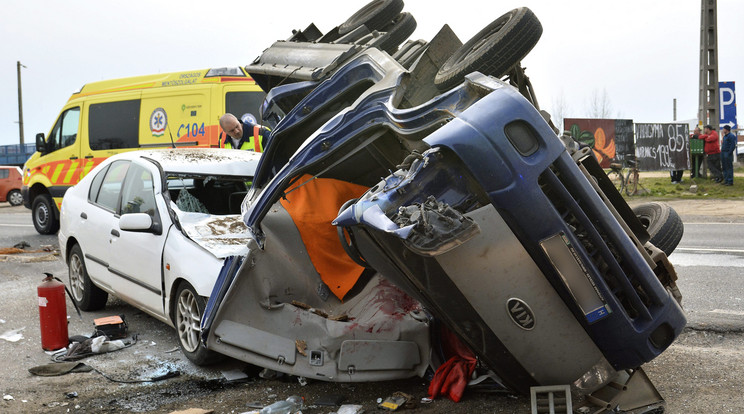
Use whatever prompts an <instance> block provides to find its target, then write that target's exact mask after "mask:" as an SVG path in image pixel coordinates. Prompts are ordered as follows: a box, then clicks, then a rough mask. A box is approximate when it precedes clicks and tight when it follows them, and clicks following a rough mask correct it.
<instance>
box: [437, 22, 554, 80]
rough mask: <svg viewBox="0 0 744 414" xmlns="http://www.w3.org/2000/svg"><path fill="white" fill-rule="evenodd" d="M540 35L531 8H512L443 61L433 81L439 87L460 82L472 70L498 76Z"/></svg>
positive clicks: (530, 48)
mask: <svg viewBox="0 0 744 414" xmlns="http://www.w3.org/2000/svg"><path fill="white" fill-rule="evenodd" d="M541 35H542V25H541V24H540V21H539V20H538V19H537V16H535V14H534V13H533V12H532V10H530V9H528V8H526V7H520V8H518V9H514V10H512V11H510V12H508V13H506V14H504V15H503V16H501V17H499V18H498V19H496V20H494V21H493V22H491V24H489V25H488V26H486V27H485V28H484V29H483V30H481V31H480V32H478V34H476V35H475V36H473V38H472V39H470V40H468V41H467V43H465V44H464V45H462V46H461V47H460V48H459V49H457V50H456V51H455V53H453V54H452V56H450V58H449V59H447V61H446V62H444V65H442V67H441V68H439V71H438V72H437V74H436V76H435V77H434V84H435V85H436V87H437V88H438V89H439V90H440V91H445V90H448V89H450V88H452V87H454V86H456V85H459V84H460V83H461V82H462V81H463V80H464V79H465V76H466V75H468V74H469V73H471V72H476V71H477V72H481V73H482V74H484V75H488V76H495V77H501V76H503V75H504V74H506V73H507V72H508V71H509V69H511V68H512V67H513V66H514V65H516V64H517V63H519V61H521V60H522V59H523V58H524V57H525V56H527V54H528V53H529V52H530V50H532V48H533V47H534V46H535V45H536V44H537V41H538V40H539V39H540V36H541Z"/></svg>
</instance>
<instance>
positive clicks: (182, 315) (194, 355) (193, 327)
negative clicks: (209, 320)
mask: <svg viewBox="0 0 744 414" xmlns="http://www.w3.org/2000/svg"><path fill="white" fill-rule="evenodd" d="M175 298H176V301H175V304H174V306H173V311H174V313H175V314H174V315H173V324H174V325H175V327H176V332H177V334H178V344H179V345H180V347H181V351H182V352H183V354H184V355H186V358H188V359H189V360H190V361H191V362H193V363H194V364H195V365H200V366H203V365H209V364H213V363H215V362H217V361H218V360H220V359H221V355H220V354H217V353H215V352H213V351H210V350H208V349H207V348H206V347H205V346H204V344H203V343H202V341H201V318H202V316H203V315H204V309H205V308H206V306H207V301H206V300H205V299H204V298H203V297H201V296H199V295H198V294H197V293H196V292H195V291H194V288H193V287H192V286H191V285H190V284H189V283H187V282H181V284H180V285H179V286H178V290H177V291H176V296H175Z"/></svg>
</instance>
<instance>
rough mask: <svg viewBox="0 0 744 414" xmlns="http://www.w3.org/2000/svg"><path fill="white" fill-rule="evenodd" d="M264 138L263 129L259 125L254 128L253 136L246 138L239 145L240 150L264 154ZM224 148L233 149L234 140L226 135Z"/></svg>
mask: <svg viewBox="0 0 744 414" xmlns="http://www.w3.org/2000/svg"><path fill="white" fill-rule="evenodd" d="M262 141H263V136H262V135H261V127H260V126H258V125H254V126H253V135H249V136H247V137H246V136H245V134H244V135H243V138H242V139H241V140H240V142H239V143H238V146H239V148H238V149H242V150H248V151H256V152H263V143H262ZM222 143H223V148H226V149H233V144H232V138H231V137H230V136H229V135H227V134H225V140H224V141H223V142H222Z"/></svg>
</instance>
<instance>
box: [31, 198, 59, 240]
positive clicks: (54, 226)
mask: <svg viewBox="0 0 744 414" xmlns="http://www.w3.org/2000/svg"><path fill="white" fill-rule="evenodd" d="M31 214H32V215H33V221H34V227H35V228H36V231H37V232H39V234H54V233H56V232H57V230H59V220H57V218H56V217H54V203H53V202H52V196H50V195H49V194H41V195H38V196H36V198H34V202H33V204H32V205H31Z"/></svg>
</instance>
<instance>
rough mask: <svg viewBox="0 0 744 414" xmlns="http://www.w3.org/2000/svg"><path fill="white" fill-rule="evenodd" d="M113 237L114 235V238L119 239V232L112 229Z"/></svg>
mask: <svg viewBox="0 0 744 414" xmlns="http://www.w3.org/2000/svg"><path fill="white" fill-rule="evenodd" d="M111 235H112V236H116V237H119V230H116V229H111Z"/></svg>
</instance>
